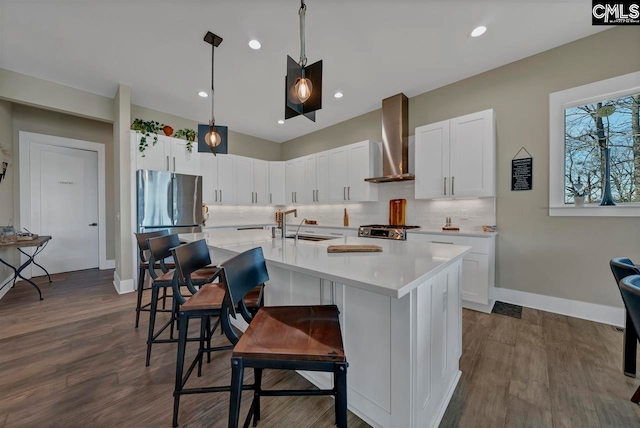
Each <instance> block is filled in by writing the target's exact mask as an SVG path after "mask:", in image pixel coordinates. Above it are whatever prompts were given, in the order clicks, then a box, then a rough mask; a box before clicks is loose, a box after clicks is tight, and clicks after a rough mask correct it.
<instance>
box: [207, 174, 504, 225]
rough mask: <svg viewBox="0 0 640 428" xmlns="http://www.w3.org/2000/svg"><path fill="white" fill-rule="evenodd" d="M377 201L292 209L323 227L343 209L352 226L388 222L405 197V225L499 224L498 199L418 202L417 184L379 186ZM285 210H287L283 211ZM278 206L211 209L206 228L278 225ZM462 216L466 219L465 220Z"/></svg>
mask: <svg viewBox="0 0 640 428" xmlns="http://www.w3.org/2000/svg"><path fill="white" fill-rule="evenodd" d="M377 186H379V188H378V192H379V195H378V202H365V203H354V204H334V205H317V204H316V205H298V206H291V207H287V209H289V208H297V209H298V218H299V219H300V221H301V220H302V219H304V218H307V219H310V220H317V221H318V224H320V225H327V226H341V225H342V223H343V215H344V208H346V209H347V212H348V213H349V225H351V226H359V225H363V224H374V223H381V224H387V223H388V222H389V200H391V199H400V198H404V199H406V200H407V211H406V224H407V225H414V226H421V227H423V228H425V229H439V228H440V227H442V226H443V225H444V223H445V218H446V217H451V220H452V222H453V224H454V225H456V226H459V227H460V229H462V230H468V231H481V230H482V225H495V224H496V207H495V199H494V198H489V199H453V200H449V199H447V200H435V201H433V200H430V201H423V200H416V199H415V198H414V182H412V181H407V182H397V183H382V184H377ZM283 209H284V208H283ZM276 211H277V207H252V206H217V205H210V206H209V220H208V221H207V226H226V225H237V224H267V223H274V222H275V215H274V213H275V212H276ZM462 217H466V219H463V218H462Z"/></svg>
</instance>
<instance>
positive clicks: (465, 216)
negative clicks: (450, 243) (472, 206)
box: [460, 210, 469, 220]
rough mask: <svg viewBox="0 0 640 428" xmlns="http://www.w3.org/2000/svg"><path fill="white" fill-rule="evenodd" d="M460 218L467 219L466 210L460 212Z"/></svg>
mask: <svg viewBox="0 0 640 428" xmlns="http://www.w3.org/2000/svg"><path fill="white" fill-rule="evenodd" d="M460 218H461V219H462V220H467V219H468V218H469V212H468V211H467V210H460Z"/></svg>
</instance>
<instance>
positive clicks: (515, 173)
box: [511, 147, 533, 192]
mask: <svg viewBox="0 0 640 428" xmlns="http://www.w3.org/2000/svg"><path fill="white" fill-rule="evenodd" d="M523 150H524V151H525V152H526V153H527V155H529V157H526V158H518V159H516V158H517V157H518V155H519V154H520V153H521V152H522V151H523ZM532 188H533V156H531V153H529V152H528V151H527V149H525V148H524V147H522V148H521V149H520V150H519V151H518V153H516V155H515V156H514V157H513V159H512V160H511V191H512V192H513V191H519V190H531V189H532Z"/></svg>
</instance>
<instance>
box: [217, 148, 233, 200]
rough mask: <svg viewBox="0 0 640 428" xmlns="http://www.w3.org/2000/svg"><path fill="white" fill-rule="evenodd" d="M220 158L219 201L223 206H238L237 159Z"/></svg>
mask: <svg viewBox="0 0 640 428" xmlns="http://www.w3.org/2000/svg"><path fill="white" fill-rule="evenodd" d="M217 158H218V200H219V201H220V203H222V204H223V205H235V204H236V157H235V156H234V155H217Z"/></svg>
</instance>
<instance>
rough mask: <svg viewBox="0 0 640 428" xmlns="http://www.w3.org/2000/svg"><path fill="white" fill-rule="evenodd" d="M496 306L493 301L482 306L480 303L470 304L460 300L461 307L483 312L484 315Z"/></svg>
mask: <svg viewBox="0 0 640 428" xmlns="http://www.w3.org/2000/svg"><path fill="white" fill-rule="evenodd" d="M495 304H496V301H495V300H493V299H490V300H489V304H488V305H483V304H481V303H476V302H470V301H468V300H462V307H463V308H467V309H472V310H474V311H478V312H484V313H485V314H490V313H491V311H492V310H493V305H495Z"/></svg>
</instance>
